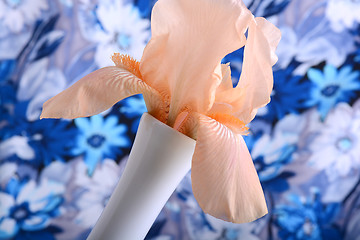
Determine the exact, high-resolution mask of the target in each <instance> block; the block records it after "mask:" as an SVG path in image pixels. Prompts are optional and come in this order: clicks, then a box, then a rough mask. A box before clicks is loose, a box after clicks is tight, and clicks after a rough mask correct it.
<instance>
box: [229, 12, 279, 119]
mask: <svg viewBox="0 0 360 240" xmlns="http://www.w3.org/2000/svg"><path fill="white" fill-rule="evenodd" d="M280 37H281V33H280V30H279V29H278V28H276V27H275V26H274V25H273V24H271V23H270V22H268V21H266V20H265V19H264V18H255V19H254V21H251V23H250V25H249V30H248V39H247V43H246V46H245V50H244V63H243V68H242V73H241V77H240V80H239V84H238V86H236V88H240V89H243V90H244V91H245V93H244V97H243V101H242V104H241V106H240V107H239V108H238V109H237V112H236V116H238V117H239V118H240V119H241V120H242V121H244V122H245V123H248V122H250V121H251V120H252V119H253V118H254V117H255V114H256V112H257V109H258V108H260V107H263V106H265V105H266V104H267V103H269V102H270V94H271V91H272V88H273V73H272V66H273V65H274V64H275V63H276V61H277V57H276V55H275V49H276V46H277V44H278V43H279V41H280Z"/></svg>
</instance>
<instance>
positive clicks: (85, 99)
mask: <svg viewBox="0 0 360 240" xmlns="http://www.w3.org/2000/svg"><path fill="white" fill-rule="evenodd" d="M139 93H143V94H144V98H145V101H146V103H147V107H148V111H149V112H150V113H151V112H152V111H156V109H157V110H159V109H162V100H161V98H160V95H159V93H157V92H156V91H155V90H154V89H152V88H151V87H149V86H148V85H147V84H146V83H144V82H143V81H142V80H141V79H140V78H139V77H137V76H136V75H134V74H133V73H132V72H130V71H128V70H126V69H124V68H121V67H116V66H114V67H105V68H101V69H99V70H97V71H95V72H92V73H90V74H88V75H87V76H85V77H84V78H82V79H80V80H79V81H77V82H76V83H75V84H73V85H72V86H71V87H69V88H68V89H66V90H64V91H63V92H61V93H59V94H58V95H56V96H55V97H53V98H51V99H50V100H48V101H46V102H45V103H44V105H43V112H42V114H41V116H40V118H70V119H72V118H77V117H87V116H91V115H96V114H98V113H101V112H103V111H105V110H106V109H108V108H110V107H111V106H113V105H114V104H115V103H117V102H118V101H120V100H122V99H124V98H126V97H128V96H131V95H134V94H139ZM156 114H157V113H154V115H155V117H156Z"/></svg>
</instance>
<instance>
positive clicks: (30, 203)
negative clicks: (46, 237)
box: [0, 178, 65, 239]
mask: <svg viewBox="0 0 360 240" xmlns="http://www.w3.org/2000/svg"><path fill="white" fill-rule="evenodd" d="M9 184H10V185H12V189H11V190H12V191H10V192H2V191H0V206H1V208H0V216H1V218H0V233H1V235H0V238H1V239H12V238H13V237H14V236H16V234H17V233H18V232H19V231H21V230H22V231H25V232H32V231H41V230H43V229H45V228H47V227H48V226H50V224H51V221H52V219H53V218H55V217H56V216H58V215H59V214H60V211H59V210H61V203H62V194H63V193H64V190H65V188H64V185H62V184H59V183H57V182H54V181H50V180H48V179H42V180H41V182H40V183H39V184H37V183H36V182H35V181H34V180H33V179H31V180H29V181H26V182H20V181H19V180H18V179H17V178H12V181H11V182H9Z"/></svg>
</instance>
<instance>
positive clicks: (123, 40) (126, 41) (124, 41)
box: [115, 33, 131, 50]
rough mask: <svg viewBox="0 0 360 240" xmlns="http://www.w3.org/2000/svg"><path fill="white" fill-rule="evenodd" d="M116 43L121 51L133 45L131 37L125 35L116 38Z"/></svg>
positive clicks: (118, 35) (121, 34)
mask: <svg viewBox="0 0 360 240" xmlns="http://www.w3.org/2000/svg"><path fill="white" fill-rule="evenodd" d="M115 42H116V44H117V45H118V46H119V48H120V49H122V50H127V49H129V47H130V45H131V36H129V35H127V34H123V33H118V34H117V35H116V36H115Z"/></svg>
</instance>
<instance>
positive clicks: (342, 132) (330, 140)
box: [309, 101, 360, 181]
mask: <svg viewBox="0 0 360 240" xmlns="http://www.w3.org/2000/svg"><path fill="white" fill-rule="evenodd" d="M359 149H360V102H359V101H358V103H357V104H355V105H354V107H353V109H352V108H351V107H350V106H349V105H348V104H346V103H339V104H338V105H337V107H336V108H335V109H334V110H333V111H332V112H330V113H329V115H328V117H327V119H326V121H325V123H324V125H323V127H322V129H321V131H320V134H319V135H318V136H317V137H316V138H315V139H314V141H313V142H312V143H311V144H310V150H311V151H312V154H311V156H310V159H309V163H310V165H311V166H312V167H314V168H316V169H319V170H324V171H325V172H326V174H327V176H328V178H329V180H330V181H335V180H336V179H338V178H339V177H346V176H347V175H348V174H349V173H351V170H353V169H355V168H359V167H360V156H359Z"/></svg>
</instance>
